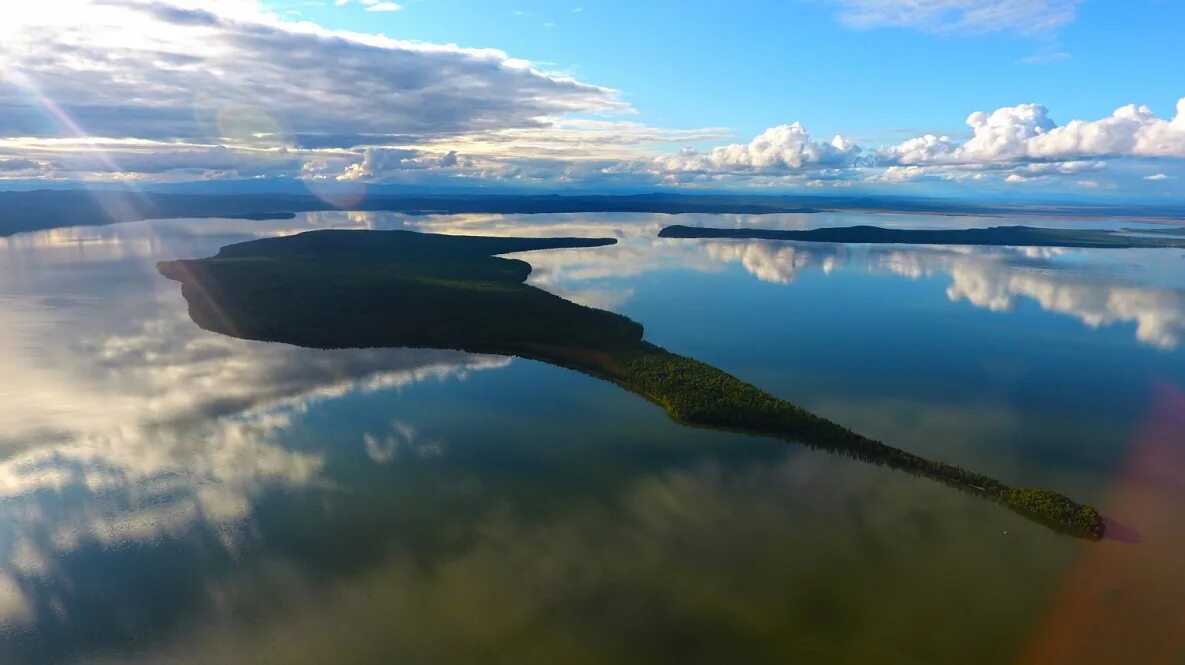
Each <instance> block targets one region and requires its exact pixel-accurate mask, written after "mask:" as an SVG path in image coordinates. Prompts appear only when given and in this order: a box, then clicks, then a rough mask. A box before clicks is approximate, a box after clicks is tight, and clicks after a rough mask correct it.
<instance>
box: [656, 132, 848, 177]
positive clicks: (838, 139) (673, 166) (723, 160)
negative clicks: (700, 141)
mask: <svg viewBox="0 0 1185 665" xmlns="http://www.w3.org/2000/svg"><path fill="white" fill-rule="evenodd" d="M859 153H860V148H859V147H858V146H856V145H855V144H853V143H852V142H850V141H848V140H847V139H845V138H844V137H842V136H839V135H836V136H835V137H834V138H833V139H831V141H829V142H822V141H815V140H812V139H811V135H810V133H809V132H807V130H806V128H805V127H803V126H802V124H801V123H797V122H796V123H794V124H790V125H778V126H776V127H770V128H769V129H767V130H765V131H764V132H762V133H761V134H758V135H757V136H756V137H754V138H753V140H752V141H750V142H749V143H733V144H730V145H725V146H719V147H716V148H713V149H712V150H711V151H710V152H708V153H701V152H699V151H697V150H695V149H691V148H688V149H685V150H683V151H682V152H680V153H678V154H676V155H670V156H666V157H660V158H658V159H656V160H655V162H656V164H657V165H658V166H659V167H660V168H661V169H663V170H667V171H706V172H712V171H725V172H727V171H736V170H741V171H745V170H779V169H800V168H802V167H804V166H816V165H817V166H843V165H847V164H850V163H851V162H852V161H853V160H854V159H855V158H856V157H857V156H858V155H859Z"/></svg>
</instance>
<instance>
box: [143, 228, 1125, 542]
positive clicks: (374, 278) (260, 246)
mask: <svg viewBox="0 0 1185 665" xmlns="http://www.w3.org/2000/svg"><path fill="white" fill-rule="evenodd" d="M614 242H615V241H614V240H613V239H609V238H605V239H581V238H495V237H475V236H445V235H432V234H420V233H414V232H410V231H312V232H307V233H302V234H298V235H294V236H287V237H279V238H265V239H261V240H253V241H250V242H244V243H239V244H235V245H229V246H226V247H223V248H222V249H221V251H219V253H218V254H217V255H216V256H214V257H211V258H206V259H198V260H179V261H164V262H161V263H159V264H158V266H157V267H158V270H159V271H160V273H161V274H162V275H164V276H166V277H168V278H170V279H173V280H176V281H179V282H181V284H182V295H183V296H184V298H185V299H186V301H187V302H188V305H189V315H190V317H191V318H192V319H193V321H194V322H196V323H197V324H198V325H199V326H201V327H202V328H205V329H207V330H211V331H215V332H219V333H222V334H226V335H230V336H234V337H239V338H243V339H253V340H264V341H274V342H284V343H288V344H295V345H299V346H306V347H315V348H364V347H401V346H407V347H425V348H442V349H460V350H464V351H470V352H474V353H493V354H502V355H514V356H520V357H523V358H529V359H533V360H539V361H543V362H546V363H550V364H553V365H557V366H560V367H566V368H569V369H573V370H577V371H580V372H583V373H585V374H589V375H591V376H595V377H599V378H601V379H605V380H607V381H611V382H613V383H615V384H617V385H618V386H620V387H622V388H624V389H626V390H629V391H631V392H633V393H636V394H638V395H640V396H642V397H644V398H646V399H648V400H650V401H651V402H654V403H656V404H658V405H660V406H661V407H662V408H664V409H665V410H666V412H667V413H668V414H669V415H670V417H671V418H672V419H674V420H675V421H677V422H680V423H684V424H687V425H694V426H703V427H712V428H720V429H726V430H731V431H736V432H744V433H748V434H758V435H764V436H770V437H774V438H778V439H782V440H785V441H792V442H800V443H805V444H807V445H809V446H813V447H818V448H824V449H827V450H830V451H834V452H838V453H841V454H844V455H847V456H850V457H853V458H856V459H860V460H864V461H868V462H872V463H875V464H878V465H885V466H890V467H892V468H895V469H901V470H904V471H907V472H909V473H912V474H916V475H920V476H925V477H927V478H931V479H934V480H937V481H939V482H942V483H945V484H947V485H950V486H953V487H956V488H958V489H960V490H964V491H968V492H972V493H975V494H977V495H980V496H983V497H985V498H988V499H991V500H994V501H996V502H998V503H1000V504H1003V505H1004V506H1007V507H1009V508H1011V509H1013V510H1015V511H1017V512H1018V513H1020V514H1022V515H1025V516H1027V517H1029V518H1032V519H1035V520H1038V521H1040V522H1041V523H1043V524H1046V525H1048V526H1051V527H1053V528H1056V529H1058V530H1060V531H1063V532H1066V533H1069V534H1073V535H1076V536H1080V537H1084V538H1090V539H1097V538H1100V537H1102V535H1103V532H1104V524H1103V519H1102V517H1101V516H1100V515H1099V513H1098V512H1097V511H1096V510H1095V509H1094V508H1091V507H1089V506H1085V505H1082V504H1079V503H1077V502H1075V501H1073V500H1072V499H1070V498H1068V497H1066V496H1064V495H1062V494H1059V493H1057V492H1052V491H1048V490H1040V489H1025V488H1016V487H1010V486H1008V485H1005V484H1004V483H1001V482H1000V481H998V480H995V479H993V478H990V477H987V476H984V475H981V474H977V473H974V472H971V471H967V470H965V469H961V468H959V467H956V466H952V465H950V464H945V463H942V462H936V461H931V460H928V459H925V458H922V457H919V456H917V455H914V454H912V453H908V452H905V451H903V450H900V449H897V448H893V447H890V446H888V445H885V444H883V443H880V442H878V441H874V440H872V439H869V438H867V437H864V436H862V435H860V434H857V433H855V432H852V431H851V430H849V429H847V428H845V427H842V426H840V425H838V424H836V423H833V422H831V421H829V420H826V419H824V418H822V417H819V416H817V415H814V414H812V413H809V412H807V411H806V410H804V409H802V408H800V407H798V406H796V405H794V404H791V403H790V402H787V401H785V400H781V399H778V398H776V397H774V396H772V395H770V394H768V393H766V392H763V391H761V390H760V389H758V388H756V387H754V386H752V385H749V384H747V383H745V382H743V381H741V380H739V379H737V378H735V377H733V376H731V375H729V374H726V373H725V372H722V371H720V370H719V369H716V368H714V367H712V366H710V365H707V364H704V363H702V362H699V361H697V360H694V359H692V358H686V357H683V356H679V355H676V354H674V353H671V352H669V351H667V350H665V349H662V348H660V347H658V346H655V345H654V344H651V343H649V342H647V341H645V340H644V339H643V330H642V326H641V325H640V324H638V323H636V322H634V321H632V320H630V319H628V318H626V317H624V316H621V315H618V314H614V313H612V312H606V311H603V310H598V309H593V308H590V307H585V306H582V305H578V304H576V303H573V302H570V301H568V300H565V299H563V298H560V297H558V296H556V295H553V294H551V293H548V292H546V291H543V290H542V289H538V288H536V287H534V286H530V285H527V284H525V283H524V282H525V280H526V278H527V276H528V275H529V274H530V272H531V266H530V265H529V264H528V263H526V262H524V261H521V260H518V259H508V258H503V257H498V256H494V255H496V254H505V253H511V252H521V251H528V250H539V249H550V248H564V247H595V246H601V245H609V244H613V243H614Z"/></svg>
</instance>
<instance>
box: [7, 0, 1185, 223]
mask: <svg viewBox="0 0 1185 665" xmlns="http://www.w3.org/2000/svg"><path fill="white" fill-rule="evenodd" d="M55 1H56V2H57V3H59V4H62V3H64V4H67V5H71V6H72V10H68V11H63V10H62V7H57V8H56V11H52V12H49V11H40V10H38V9H37V8H36V7H31V8H20V9H5V10H3V11H4V12H8V13H10V14H11V15H10V16H7V17H5V18H7V19H9V20H8V27H7V28H0V43H6V44H9V46H8V47H5V50H6V51H8V53H6V54H5V55H8V56H9V57H8V58H5V59H4V62H5V63H6V69H5V77H4V79H3V80H0V84H2V85H0V104H4V105H5V107H6V108H9V109H10V110H11V111H12V112H11V113H9V114H8V119H7V120H4V119H0V178H8V179H13V180H15V179H23V180H28V179H37V178H48V179H58V180H61V179H67V180H69V179H78V180H87V181H94V180H109V179H118V180H121V181H124V182H135V181H143V180H148V181H157V180H159V181H178V180H186V179H220V178H223V179H243V178H252V179H260V180H267V179H273V178H283V179H302V180H305V181H307V182H309V183H311V184H316V183H321V184H323V185H327V186H328V185H332V186H343V183H345V184H354V185H359V186H361V185H364V184H367V183H381V182H403V183H409V184H432V185H442V184H443V185H449V184H456V185H465V186H472V185H486V184H488V185H491V186H494V185H503V184H510V185H520V186H530V187H536V188H549V187H550V188H556V189H574V188H575V189H603V188H640V189H647V188H651V189H652V188H656V187H678V188H686V189H713V190H715V189H738V190H747V191H751V190H761V191H767V190H772V191H822V192H828V190H840V191H842V192H843V193H857V192H865V191H867V192H875V193H885V192H891V193H922V194H929V195H944V194H948V195H951V196H960V197H968V196H976V195H984V196H999V195H1013V194H1020V195H1026V194H1031V195H1033V196H1044V195H1051V194H1065V195H1083V196H1096V197H1097V196H1106V197H1114V198H1133V197H1134V198H1145V199H1150V200H1165V199H1169V198H1173V197H1177V196H1180V195H1179V194H1178V189H1180V188H1179V187H1178V186H1176V185H1178V184H1179V183H1180V181H1181V178H1182V177H1185V167H1183V163H1185V116H1182V117H1181V120H1180V122H1178V121H1176V120H1175V119H1174V118H1176V117H1177V114H1178V111H1177V103H1178V100H1180V99H1181V98H1182V97H1185V75H1183V74H1182V73H1181V72H1180V71H1179V70H1180V65H1179V63H1180V62H1185V47H1183V46H1182V40H1181V39H1180V38H1179V36H1178V33H1179V32H1180V26H1182V25H1185V4H1182V3H1177V2H1169V1H1168V0H1135V1H1132V2H1119V1H1117V0H764V1H762V2H757V1H753V2H744V3H738V2H731V3H724V2H694V3H687V2H672V1H667V0H652V1H648V2H631V3H623V2H619V1H617V2H614V1H609V0H573V1H572V2H553V1H551V2H549V1H543V0H519V1H502V0H488V1H482V2H477V1H474V0H404V1H402V2H398V3H395V2H387V1H386V0H208V1H206V2H201V1H198V0H111V1H110V2H104V3H99V2H97V1H96V0H55ZM48 4H50V5H53V4H54V3H48ZM14 12H15V13H14ZM105 26H106V27H105ZM105 31H107V32H105ZM108 32H109V33H110V34H107V33H108ZM265 32H266V34H267V38H266V39H264V38H262V37H261V35H262V34H264V33H265ZM6 38H7V39H6ZM162 58H163V59H162ZM88 59H89V60H88ZM1126 105H1135V106H1134V107H1131V108H1130V109H1128V110H1126V111H1121V112H1118V113H1117V115H1114V116H1113V115H1112V114H1113V113H1116V109H1119V108H1120V107H1124V106H1126ZM973 112H983V113H984V114H985V115H982V116H979V120H978V121H977V122H976V123H972V124H975V125H976V127H975V128H973V127H971V126H969V122H968V120H969V117H973V116H971V114H972V113H973ZM1075 121H1077V122H1075ZM836 135H840V136H841V137H842V138H834V137H836ZM5 137H7V138H5ZM828 193H835V192H828ZM1022 198H1023V196H1022Z"/></svg>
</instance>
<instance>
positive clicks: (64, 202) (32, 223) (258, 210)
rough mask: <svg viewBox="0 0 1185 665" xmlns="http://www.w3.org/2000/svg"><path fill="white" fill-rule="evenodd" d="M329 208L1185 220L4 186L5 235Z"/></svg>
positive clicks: (1053, 211) (602, 198)
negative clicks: (162, 220)
mask: <svg viewBox="0 0 1185 665" xmlns="http://www.w3.org/2000/svg"><path fill="white" fill-rule="evenodd" d="M327 211H358V212H400V213H405V214H419V215H425V214H507V215H509V214H571V213H650V214H668V215H680V214H718V215H722V214H733V215H769V214H813V213H819V212H856V213H869V214H876V213H884V214H897V215H926V216H932V215H949V216H982V217H1000V218H1007V217H1015V216H1030V217H1047V218H1082V219H1098V220H1103V219H1107V220H1115V219H1123V220H1127V221H1131V222H1146V223H1153V222H1161V223H1176V224H1182V223H1185V207H1172V206H1116V205H1111V206H1087V205H1083V206H1066V205H1031V206H1018V205H1011V204H973V203H960V202H955V201H936V200H935V201H932V200H910V199H892V198H884V197H850V198H843V197H806V196H777V195H768V194H761V195H745V194H699V193H649V194H580V195H578V194H562V195H561V194H417V193H409V194H370V195H366V196H362V197H360V198H357V199H354V200H336V201H335V200H334V199H332V198H330V199H328V200H327V199H323V198H319V197H317V196H313V195H311V194H258V193H216V192H211V193H206V194H176V193H160V192H132V191H118V190H93V191H92V190H82V189H58V190H48V189H40V190H30V191H0V236H7V235H12V234H15V233H23V232H29V231H39V230H44V229H51V228H61V227H69V226H98V225H105V224H114V223H119V222H133V221H142V220H149V219H170V218H182V217H197V218H212V217H219V218H234V219H251V220H255V219H290V218H292V217H294V216H295V215H296V214H298V213H305V212H327Z"/></svg>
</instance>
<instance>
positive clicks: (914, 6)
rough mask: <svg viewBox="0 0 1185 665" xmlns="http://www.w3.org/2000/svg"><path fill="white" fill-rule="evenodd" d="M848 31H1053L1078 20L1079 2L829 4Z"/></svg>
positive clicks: (870, 0) (852, 0)
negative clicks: (874, 29)
mask: <svg viewBox="0 0 1185 665" xmlns="http://www.w3.org/2000/svg"><path fill="white" fill-rule="evenodd" d="M826 1H828V2H829V3H830V4H833V5H837V6H838V7H839V10H840V14H839V16H840V20H842V21H843V23H844V24H845V25H847V26H849V27H852V28H856V29H861V30H867V29H872V28H910V29H915V30H921V31H924V32H936V33H989V32H1012V33H1017V34H1022V35H1036V34H1042V33H1050V32H1053V31H1056V30H1057V29H1058V28H1061V27H1062V26H1065V25H1066V24H1068V23H1070V22H1071V21H1073V20H1074V15H1075V11H1076V9H1077V7H1078V4H1079V2H1080V0H826Z"/></svg>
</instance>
